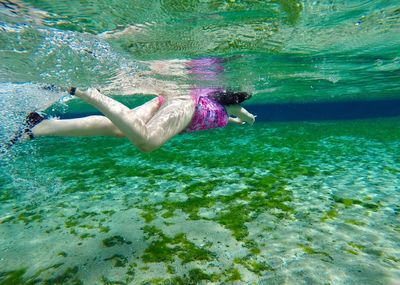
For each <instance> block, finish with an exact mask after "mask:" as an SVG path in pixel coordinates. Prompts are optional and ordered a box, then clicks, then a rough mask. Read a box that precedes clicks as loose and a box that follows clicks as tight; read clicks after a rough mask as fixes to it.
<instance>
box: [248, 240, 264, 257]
mask: <svg viewBox="0 0 400 285" xmlns="http://www.w3.org/2000/svg"><path fill="white" fill-rule="evenodd" d="M244 247H246V248H247V249H248V250H249V251H250V253H252V254H254V255H257V254H260V252H261V250H260V248H259V247H258V246H257V243H256V242H255V241H254V240H249V239H246V240H244Z"/></svg>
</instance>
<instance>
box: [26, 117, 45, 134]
mask: <svg viewBox="0 0 400 285" xmlns="http://www.w3.org/2000/svg"><path fill="white" fill-rule="evenodd" d="M44 119H45V117H44V115H42V114H40V113H38V112H31V113H29V114H28V116H26V119H25V127H26V128H25V130H24V132H25V133H26V134H27V135H28V137H29V138H30V139H33V138H34V136H33V133H32V129H33V127H35V126H36V125H37V124H39V123H41V122H42V121H43V120H44Z"/></svg>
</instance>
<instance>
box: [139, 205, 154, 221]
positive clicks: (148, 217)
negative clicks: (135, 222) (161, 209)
mask: <svg viewBox="0 0 400 285" xmlns="http://www.w3.org/2000/svg"><path fill="white" fill-rule="evenodd" d="M141 216H142V218H143V219H144V221H145V222H146V223H150V222H151V221H153V220H154V219H155V218H156V213H155V210H154V209H151V208H150V207H146V209H145V210H144V211H143V212H142V213H141Z"/></svg>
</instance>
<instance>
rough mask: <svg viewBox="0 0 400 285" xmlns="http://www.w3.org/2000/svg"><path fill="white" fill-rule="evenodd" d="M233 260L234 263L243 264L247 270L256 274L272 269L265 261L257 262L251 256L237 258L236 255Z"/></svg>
mask: <svg viewBox="0 0 400 285" xmlns="http://www.w3.org/2000/svg"><path fill="white" fill-rule="evenodd" d="M233 262H234V263H235V264H240V265H242V266H244V267H245V268H246V269H247V270H249V271H251V272H253V273H255V274H257V275H260V276H261V275H262V274H263V273H264V272H265V271H274V270H275V269H273V268H272V267H271V266H270V265H269V264H267V263H266V262H265V261H263V262H259V261H257V260H255V259H254V257H252V256H250V255H249V256H246V257H243V258H238V257H236V258H235V259H234V260H233Z"/></svg>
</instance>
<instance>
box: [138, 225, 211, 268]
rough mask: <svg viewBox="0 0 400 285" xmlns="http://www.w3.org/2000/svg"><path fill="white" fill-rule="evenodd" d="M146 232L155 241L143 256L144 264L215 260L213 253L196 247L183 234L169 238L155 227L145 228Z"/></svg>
mask: <svg viewBox="0 0 400 285" xmlns="http://www.w3.org/2000/svg"><path fill="white" fill-rule="evenodd" d="M144 232H145V234H146V235H147V236H148V237H152V239H153V240H152V241H151V243H150V244H149V246H148V247H147V248H146V249H145V250H144V253H143V255H142V259H143V261H144V262H161V261H163V262H172V261H173V260H174V258H175V257H179V258H180V260H181V261H182V263H183V264H185V263H188V262H191V261H209V260H212V259H214V258H215V255H214V254H213V253H212V252H211V251H209V250H207V249H204V248H200V247H198V246H196V245H195V244H194V243H192V242H190V241H189V240H188V239H187V238H186V235H185V234H183V233H180V234H176V235H175V236H174V237H168V236H166V235H165V234H164V233H163V232H162V231H161V230H159V229H157V228H156V227H154V226H145V227H144Z"/></svg>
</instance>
